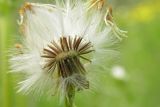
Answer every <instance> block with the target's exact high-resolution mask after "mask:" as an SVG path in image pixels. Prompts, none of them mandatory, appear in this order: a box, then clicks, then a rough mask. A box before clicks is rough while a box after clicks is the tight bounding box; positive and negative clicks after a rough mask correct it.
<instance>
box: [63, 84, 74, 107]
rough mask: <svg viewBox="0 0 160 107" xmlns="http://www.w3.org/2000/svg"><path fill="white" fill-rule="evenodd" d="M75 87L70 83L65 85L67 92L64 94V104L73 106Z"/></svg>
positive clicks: (68, 106) (67, 106)
mask: <svg viewBox="0 0 160 107" xmlns="http://www.w3.org/2000/svg"><path fill="white" fill-rule="evenodd" d="M74 97H75V87H74V86H73V85H71V84H68V86H67V94H66V96H65V106H66V107H74Z"/></svg>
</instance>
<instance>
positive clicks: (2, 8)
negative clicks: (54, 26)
mask: <svg viewBox="0 0 160 107" xmlns="http://www.w3.org/2000/svg"><path fill="white" fill-rule="evenodd" d="M30 1H31V0H30ZM34 1H36V2H41V1H42V0H41V1H38V0H34ZM108 1H109V3H110V4H111V5H112V6H113V8H114V18H115V20H116V22H117V24H118V25H119V27H120V28H122V29H123V30H126V31H128V34H127V35H128V38H126V39H124V41H123V42H122V44H121V46H120V52H121V57H120V61H119V62H118V64H119V65H120V66H121V67H123V68H124V69H125V74H126V75H125V76H126V77H127V79H125V80H123V79H121V80H120V79H117V78H115V77H114V76H113V75H110V74H108V75H106V77H107V78H106V77H105V78H102V81H101V84H102V87H101V88H100V89H99V87H97V90H94V91H93V92H80V93H78V94H77V95H76V105H77V107H160V1H159V0H108ZM42 2H45V3H50V2H53V1H52V0H47V1H45V0H43V1H42ZM23 3H24V0H0V107H61V105H59V100H58V98H57V97H53V98H52V99H50V100H46V98H42V99H41V100H35V99H34V98H32V96H29V95H28V96H25V95H22V94H19V93H16V90H17V88H16V83H17V77H16V76H15V75H13V74H10V73H8V72H9V67H8V66H9V64H8V56H7V53H8V51H9V49H10V48H11V47H14V43H15V41H16V40H18V38H19V36H20V34H19V32H18V25H17V19H18V17H19V16H18V8H19V7H20V6H21V5H22V4H23Z"/></svg>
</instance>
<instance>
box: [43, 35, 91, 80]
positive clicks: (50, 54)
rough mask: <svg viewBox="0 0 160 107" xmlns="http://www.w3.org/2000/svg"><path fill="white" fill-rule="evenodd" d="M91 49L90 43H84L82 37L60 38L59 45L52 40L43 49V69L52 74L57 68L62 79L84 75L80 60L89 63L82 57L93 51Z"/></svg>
mask: <svg viewBox="0 0 160 107" xmlns="http://www.w3.org/2000/svg"><path fill="white" fill-rule="evenodd" d="M92 48H93V47H92V44H91V42H86V41H84V39H83V38H82V37H77V36H75V37H74V38H71V37H70V36H68V37H60V40H59V43H56V42H55V41H54V40H53V41H52V42H51V44H49V45H48V47H46V48H44V49H43V55H42V58H45V61H46V62H45V65H44V67H43V69H45V70H46V71H47V72H48V73H51V74H53V72H54V71H55V69H56V68H57V70H58V75H59V76H60V77H63V78H66V77H68V76H71V75H73V74H75V73H77V74H85V72H86V70H85V68H84V66H83V64H82V62H81V60H80V59H84V60H86V61H89V62H91V61H90V59H87V58H85V57H84V56H83V55H85V54H88V53H91V52H92V51H94V50H93V49H92Z"/></svg>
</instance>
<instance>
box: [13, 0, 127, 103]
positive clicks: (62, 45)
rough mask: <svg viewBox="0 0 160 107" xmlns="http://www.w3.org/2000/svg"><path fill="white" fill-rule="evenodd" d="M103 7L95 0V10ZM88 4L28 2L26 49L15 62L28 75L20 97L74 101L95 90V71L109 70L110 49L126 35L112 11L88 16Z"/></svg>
mask: <svg viewBox="0 0 160 107" xmlns="http://www.w3.org/2000/svg"><path fill="white" fill-rule="evenodd" d="M103 2H104V1H103V0H100V1H96V0H92V2H89V3H91V4H92V5H89V8H90V9H91V8H92V7H93V6H95V4H96V3H98V6H100V7H102V5H103ZM62 4H63V3H62ZM84 4H85V3H84V2H82V1H76V0H75V2H74V4H73V3H71V2H70V0H66V2H64V5H52V4H38V3H26V4H24V6H23V7H22V8H21V9H20V18H21V19H20V21H19V24H20V27H21V28H23V29H22V32H23V34H24V36H23V38H24V39H23V42H22V43H23V44H22V46H23V49H21V51H22V53H21V54H18V55H17V54H16V55H13V56H12V58H11V59H10V61H11V67H12V69H13V70H14V71H18V72H22V73H24V74H26V79H25V80H24V81H22V82H20V83H19V85H20V89H19V92H24V93H25V94H28V93H30V92H35V93H38V94H39V95H41V94H48V93H51V94H54V93H53V92H55V93H56V92H59V93H60V94H61V95H63V96H65V97H66V98H67V99H69V98H70V97H74V95H73V94H71V93H74V92H75V91H79V90H84V89H88V88H90V85H89V84H91V83H92V81H90V76H89V74H90V72H91V73H92V74H94V73H96V72H94V71H95V70H96V69H94V68H98V67H103V68H106V65H105V64H106V61H107V60H108V59H110V57H112V56H114V54H115V51H114V50H111V49H110V48H109V47H110V46H112V45H113V44H114V43H116V42H117V41H118V39H116V37H118V38H120V35H124V32H122V31H120V30H119V29H118V28H117V26H116V25H115V23H114V21H113V18H112V16H111V15H112V14H111V13H110V12H111V11H110V9H109V10H107V13H106V15H105V14H103V11H101V10H96V11H95V12H93V13H92V14H90V16H88V15H87V12H88V9H89V8H86V5H84ZM105 23H106V24H105ZM104 25H105V26H104ZM115 26H116V27H115ZM114 32H117V33H118V34H117V33H114ZM117 35H118V36H117ZM22 46H21V47H22ZM16 47H20V46H19V45H17V46H16ZM104 71H105V70H104ZM67 101H68V102H70V100H67Z"/></svg>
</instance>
